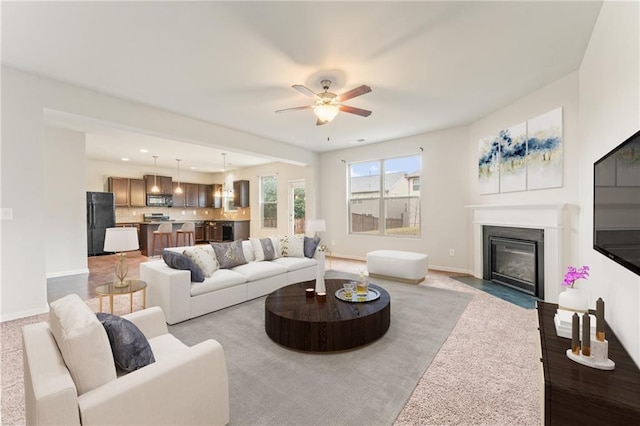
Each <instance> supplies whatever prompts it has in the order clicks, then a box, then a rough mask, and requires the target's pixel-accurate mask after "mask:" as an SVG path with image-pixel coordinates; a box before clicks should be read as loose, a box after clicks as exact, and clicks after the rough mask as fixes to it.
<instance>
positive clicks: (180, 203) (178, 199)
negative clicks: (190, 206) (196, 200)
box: [172, 182, 186, 207]
mask: <svg viewBox="0 0 640 426" xmlns="http://www.w3.org/2000/svg"><path fill="white" fill-rule="evenodd" d="M172 187H173V191H172V192H173V207H184V206H185V205H186V204H185V197H184V195H185V192H184V183H182V184H180V188H182V193H180V194H178V193H177V192H176V189H178V182H173V184H172Z"/></svg>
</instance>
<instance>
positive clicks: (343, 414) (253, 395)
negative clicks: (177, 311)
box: [169, 271, 472, 425]
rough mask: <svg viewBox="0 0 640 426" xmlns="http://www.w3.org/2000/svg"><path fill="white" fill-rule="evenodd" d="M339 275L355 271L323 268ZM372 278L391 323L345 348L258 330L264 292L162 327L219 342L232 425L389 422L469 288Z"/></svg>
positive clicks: (183, 336)
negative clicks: (300, 344)
mask: <svg viewBox="0 0 640 426" xmlns="http://www.w3.org/2000/svg"><path fill="white" fill-rule="evenodd" d="M338 277H340V278H348V279H353V278H354V277H355V275H353V274H347V273H339V272H337V273H336V272H333V271H329V272H328V273H327V278H338ZM372 282H373V283H375V284H377V285H380V286H381V287H383V288H384V289H386V290H387V291H388V292H389V294H390V295H391V326H390V327H389V331H388V332H387V333H386V334H385V335H384V336H383V337H382V338H380V339H379V340H377V341H375V342H373V343H371V344H370V345H368V346H365V347H362V348H359V349H354V350H351V351H346V352H340V353H332V354H310V353H303V352H297V351H292V350H289V349H286V348H284V347H281V346H280V345H278V344H276V343H274V342H273V341H272V340H271V339H270V338H269V337H268V336H267V335H266V333H265V331H264V300H265V297H261V298H259V299H255V300H252V301H249V302H246V303H243V304H240V305H236V306H232V307H230V308H226V309H223V310H221V311H217V312H214V313H211V314H208V315H204V316H202V317H199V318H195V319H193V320H190V321H186V322H184V323H181V324H177V325H174V326H170V327H169V330H170V332H171V333H172V334H173V335H175V336H176V337H178V338H179V339H180V340H182V341H183V342H185V343H186V344H188V345H193V344H196V343H199V342H201V341H203V340H206V339H209V338H213V339H215V340H217V341H219V342H220V343H221V344H222V346H223V347H224V350H225V355H226V358H227V368H228V372H229V392H230V408H231V421H230V423H231V425H363V424H367V425H390V424H393V422H394V420H395V419H396V417H397V416H398V414H399V413H400V412H401V411H402V409H403V407H404V405H405V403H406V402H407V400H408V399H409V397H410V396H411V393H412V392H413V390H414V388H415V387H416V384H417V383H418V381H419V380H420V378H421V377H422V375H423V374H424V372H425V370H426V369H427V367H428V366H429V364H430V363H431V361H432V360H433V358H434V357H435V355H436V354H437V353H438V350H439V349H440V347H441V346H442V344H443V343H444V342H445V340H447V337H448V336H449V333H450V332H451V330H452V329H453V328H454V326H455V325H456V322H457V321H458V319H459V318H460V315H461V314H462V313H463V312H464V310H465V308H466V306H467V304H468V303H469V301H470V300H471V299H472V295H470V294H467V293H461V292H456V291H451V290H445V289H440V288H434V287H425V286H414V285H408V284H400V283H395V282H391V281H385V280H372Z"/></svg>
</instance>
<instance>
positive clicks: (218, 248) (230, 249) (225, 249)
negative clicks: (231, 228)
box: [211, 241, 247, 269]
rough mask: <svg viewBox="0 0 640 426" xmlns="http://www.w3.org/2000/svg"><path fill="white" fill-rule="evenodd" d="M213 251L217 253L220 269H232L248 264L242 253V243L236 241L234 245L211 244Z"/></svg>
mask: <svg viewBox="0 0 640 426" xmlns="http://www.w3.org/2000/svg"><path fill="white" fill-rule="evenodd" d="M211 246H212V247H213V251H215V252H216V258H217V259H218V263H219V264H220V269H231V268H233V267H235V266H238V265H244V264H245V263H247V259H246V258H245V257H244V252H243V251H242V241H234V242H232V243H211Z"/></svg>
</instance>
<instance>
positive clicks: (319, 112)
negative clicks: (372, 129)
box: [276, 80, 371, 126]
mask: <svg viewBox="0 0 640 426" xmlns="http://www.w3.org/2000/svg"><path fill="white" fill-rule="evenodd" d="M320 84H322V88H323V89H324V92H320V93H315V92H314V91H312V90H311V89H309V88H308V87H306V86H303V85H302V84H294V85H293V86H291V87H293V88H294V89H296V90H297V91H298V92H300V93H302V94H303V95H307V96H309V97H311V98H313V99H314V103H313V105H307V106H301V107H294V108H286V109H280V110H278V111H276V113H277V114H280V113H283V112H291V111H298V110H302V109H312V110H313V113H314V114H315V115H316V117H317V118H318V120H317V121H316V125H318V126H320V125H322V124H325V123H328V122H330V121H331V120H333V119H334V118H335V117H336V115H338V112H340V111H344V112H348V113H350V114H356V115H360V116H362V117H368V116H370V115H371V111H368V110H366V109H361V108H356V107H351V106H348V105H343V104H342V102H344V101H346V100H349V99H352V98H355V97H356V96H360V95H364V94H366V93H369V92H371V87H369V86H366V85H364V84H363V85H362V86H358V87H356V88H355V89H351V90H349V91H347V92H344V93H343V94H341V95H336V94H335V93H331V92H329V86H331V80H322V81H321V82H320Z"/></svg>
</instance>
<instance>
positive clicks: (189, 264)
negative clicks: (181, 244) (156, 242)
mask: <svg viewBox="0 0 640 426" xmlns="http://www.w3.org/2000/svg"><path fill="white" fill-rule="evenodd" d="M162 259H163V260H164V263H166V264H167V266H169V267H170V268H173V269H179V270H183V271H191V281H192V282H197V283H201V282H202V281H204V273H203V272H202V269H200V267H199V266H198V265H196V264H195V263H194V262H193V260H191V258H189V257H188V256H186V255H184V254H182V253H177V252H175V251H172V250H167V249H165V250H163V251H162Z"/></svg>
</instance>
